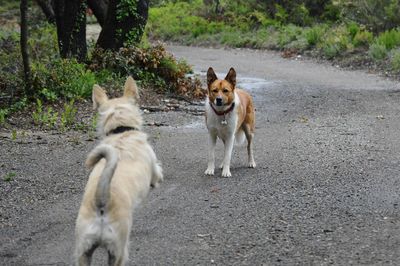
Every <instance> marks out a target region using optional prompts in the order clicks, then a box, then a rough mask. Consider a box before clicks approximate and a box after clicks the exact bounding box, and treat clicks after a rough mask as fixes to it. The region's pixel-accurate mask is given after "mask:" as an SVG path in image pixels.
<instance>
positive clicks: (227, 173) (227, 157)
mask: <svg viewBox="0 0 400 266" xmlns="http://www.w3.org/2000/svg"><path fill="white" fill-rule="evenodd" d="M234 136H235V135H234V134H232V135H231V136H229V137H228V138H227V140H226V141H225V154H224V161H223V167H222V176H223V177H231V176H232V175H231V170H230V164H231V156H232V150H233V141H234V139H235V137H234Z"/></svg>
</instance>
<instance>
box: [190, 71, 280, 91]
mask: <svg viewBox="0 0 400 266" xmlns="http://www.w3.org/2000/svg"><path fill="white" fill-rule="evenodd" d="M216 75H217V77H218V78H224V77H225V76H226V73H216ZM191 76H200V77H201V78H202V80H203V82H204V81H205V77H206V72H205V71H194V74H193V75H191ZM236 80H237V82H238V83H237V86H238V87H239V88H242V89H245V90H248V91H252V90H259V89H267V88H269V87H271V86H272V85H273V84H275V83H277V82H276V81H272V80H266V79H262V78H253V77H246V76H237V79H236Z"/></svg>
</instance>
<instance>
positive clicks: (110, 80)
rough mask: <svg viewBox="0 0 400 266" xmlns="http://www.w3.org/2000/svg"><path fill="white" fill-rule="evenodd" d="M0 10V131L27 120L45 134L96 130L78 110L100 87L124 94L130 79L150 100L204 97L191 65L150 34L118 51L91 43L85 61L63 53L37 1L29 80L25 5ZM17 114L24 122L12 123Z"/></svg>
mask: <svg viewBox="0 0 400 266" xmlns="http://www.w3.org/2000/svg"><path fill="white" fill-rule="evenodd" d="M29 2H31V1H29ZM37 2H39V1H37ZM43 2H46V0H44V1H43ZM67 2H68V1H67ZM78 2H79V1H78ZM131 2H132V3H135V1H131ZM129 3H130V2H129ZM0 6H1V8H0V10H1V14H2V15H1V19H0V25H2V26H4V27H1V28H0V62H1V63H0V127H7V128H10V127H12V124H14V125H15V124H17V125H18V123H19V122H20V121H25V120H26V121H28V124H32V125H33V126H34V127H37V128H41V129H45V130H54V129H55V130H62V131H64V130H68V129H82V130H86V131H93V130H94V126H93V121H92V120H88V119H86V120H87V121H85V124H83V122H82V121H81V120H80V119H78V116H79V111H78V109H79V108H81V107H82V105H87V104H85V103H86V102H87V101H88V100H89V99H90V96H91V91H92V87H93V85H94V84H96V83H97V84H100V85H101V86H103V87H104V88H106V89H108V90H109V93H111V94H114V93H119V92H120V90H121V88H122V86H123V82H124V81H125V79H126V76H128V75H131V76H133V77H134V79H136V80H137V82H138V84H139V85H140V86H141V88H142V90H141V93H142V94H143V95H142V96H143V100H144V101H146V97H147V94H152V95H164V96H162V97H165V95H166V96H179V97H184V98H190V99H192V98H201V97H202V96H203V90H202V89H201V84H200V82H199V81H198V80H196V79H194V78H191V77H187V74H190V73H191V72H192V70H191V67H190V66H189V65H188V64H187V63H186V62H185V61H178V60H176V59H175V58H174V57H173V56H172V54H170V53H168V52H167V51H166V50H165V48H164V46H163V45H162V44H160V43H154V44H150V43H149V42H148V40H147V38H146V36H145V35H144V36H140V37H136V36H135V38H137V39H140V41H137V40H136V42H134V43H133V42H131V37H132V35H130V36H129V38H130V39H129V42H126V43H124V44H123V45H121V47H119V48H114V47H113V49H107V48H106V49H104V48H102V46H100V45H98V44H96V40H88V41H87V43H86V44H84V45H85V46H86V45H87V54H86V55H85V56H84V59H83V60H82V56H81V54H79V53H80V51H79V49H78V52H77V53H78V55H77V56H75V54H74V53H73V52H74V51H73V50H72V52H71V51H67V52H65V53H64V54H63V53H61V52H60V46H59V43H58V37H59V36H58V35H57V26H56V25H55V23H50V22H49V21H48V20H47V19H46V17H45V16H44V14H43V12H42V10H40V8H39V7H38V5H36V4H35V2H34V1H32V2H31V3H30V5H29V7H28V15H29V16H28V25H29V28H28V32H29V37H28V43H27V47H28V51H27V52H28V54H29V57H30V58H29V59H30V63H29V67H30V69H29V70H30V73H29V74H30V77H29V80H28V81H27V80H26V77H24V65H23V61H22V58H21V48H20V33H19V32H20V31H19V25H18V23H19V20H20V18H19V16H20V12H19V8H20V6H19V1H17V2H16V1H8V0H0ZM95 20H96V18H94V16H93V15H91V16H88V18H87V21H88V23H93V21H95ZM79 45H81V44H79ZM85 49H86V48H85ZM28 82H29V83H28ZM151 97H153V98H154V96H151ZM11 115H16V116H18V119H14V120H13V122H12V123H11V124H10V121H9V118H10V116H11Z"/></svg>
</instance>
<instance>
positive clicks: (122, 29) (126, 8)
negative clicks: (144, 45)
mask: <svg viewBox="0 0 400 266" xmlns="http://www.w3.org/2000/svg"><path fill="white" fill-rule="evenodd" d="M148 11H149V0H137V2H136V6H131V5H129V4H126V3H125V2H122V1H121V0H110V3H109V5H108V12H107V18H106V21H105V24H104V27H103V29H102V31H101V32H100V36H99V39H98V40H97V44H96V45H97V47H100V48H103V49H105V50H118V49H119V48H121V47H124V46H129V45H136V44H138V43H139V42H140V40H141V39H142V36H143V33H144V27H145V26H146V23H147V17H148Z"/></svg>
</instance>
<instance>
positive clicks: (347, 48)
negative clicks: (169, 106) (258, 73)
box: [147, 0, 400, 74]
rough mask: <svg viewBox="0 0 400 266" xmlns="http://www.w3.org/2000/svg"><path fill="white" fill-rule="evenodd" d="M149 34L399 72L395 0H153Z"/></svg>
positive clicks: (399, 9)
mask: <svg viewBox="0 0 400 266" xmlns="http://www.w3.org/2000/svg"><path fill="white" fill-rule="evenodd" d="M153 6H154V7H153V8H151V9H150V14H149V23H148V25H147V32H148V35H149V36H150V37H151V38H152V39H161V40H163V41H172V42H175V43H181V44H185V45H205V46H228V47H245V48H257V49H272V50H279V51H282V55H283V56H284V57H292V56H297V55H309V56H313V57H318V58H323V59H326V60H332V61H334V62H335V63H339V64H342V65H344V66H352V67H355V68H366V67H367V68H375V69H378V70H381V71H383V72H388V73H391V74H398V73H399V72H400V28H399V27H400V16H399V15H398V14H400V3H399V1H397V0H382V1H381V0H363V1H360V0H317V1H315V0H306V1H286V0H275V1H261V0H249V1H245V0H237V1H227V0H191V1H179V0H178V1H175V0H174V1H168V0H167V1H157V0H154V1H153Z"/></svg>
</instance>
